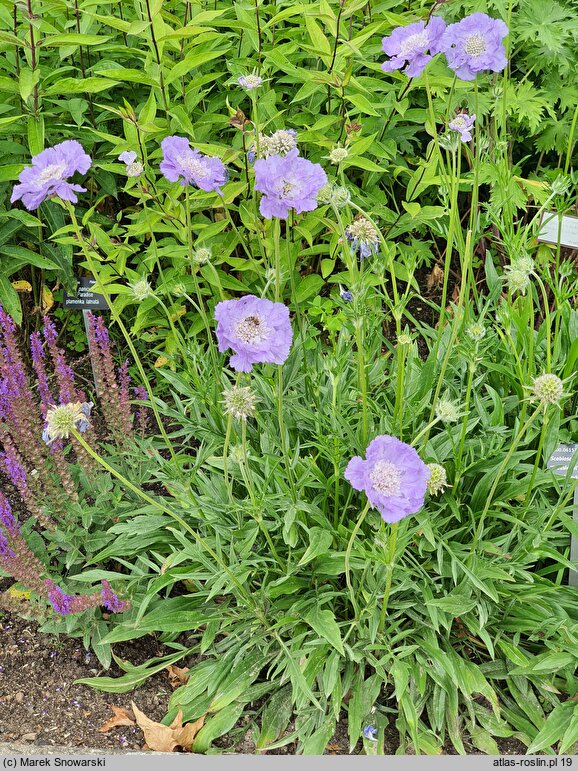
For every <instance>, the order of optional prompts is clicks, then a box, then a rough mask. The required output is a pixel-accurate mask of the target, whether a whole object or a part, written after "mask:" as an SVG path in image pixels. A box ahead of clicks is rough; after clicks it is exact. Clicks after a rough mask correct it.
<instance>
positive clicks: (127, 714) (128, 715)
mask: <svg viewBox="0 0 578 771" xmlns="http://www.w3.org/2000/svg"><path fill="white" fill-rule="evenodd" d="M109 707H110V708H111V709H112V711H113V712H114V715H113V717H111V718H110V720H107V721H106V723H103V725H101V726H100V728H99V729H98V730H99V732H100V733H101V734H105V733H106V732H107V731H110V729H111V728H115V727H116V726H117V725H135V721H134V715H133V714H132V712H131V711H130V710H129V709H125V708H124V707H115V706H114V705H113V704H109Z"/></svg>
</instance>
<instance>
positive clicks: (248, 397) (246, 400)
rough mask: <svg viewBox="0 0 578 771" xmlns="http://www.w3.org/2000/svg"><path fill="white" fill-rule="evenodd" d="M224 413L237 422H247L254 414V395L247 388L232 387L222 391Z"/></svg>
mask: <svg viewBox="0 0 578 771" xmlns="http://www.w3.org/2000/svg"><path fill="white" fill-rule="evenodd" d="M223 396H224V401H223V404H224V405H225V413H226V414H227V415H232V416H233V417H234V418H236V419H237V420H247V418H250V417H252V416H253V415H254V414H255V394H254V392H253V391H252V390H251V388H249V387H248V386H233V387H232V388H228V389H227V390H226V391H223Z"/></svg>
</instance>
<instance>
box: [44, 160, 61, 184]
mask: <svg viewBox="0 0 578 771" xmlns="http://www.w3.org/2000/svg"><path fill="white" fill-rule="evenodd" d="M65 171H66V164H65V163H51V164H50V166H47V167H46V168H45V169H42V171H41V172H40V174H39V175H38V182H39V184H41V185H45V184H46V183H47V182H52V180H53V179H62V175H63V174H64V172H65Z"/></svg>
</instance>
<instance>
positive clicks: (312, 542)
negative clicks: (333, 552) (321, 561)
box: [299, 527, 333, 566]
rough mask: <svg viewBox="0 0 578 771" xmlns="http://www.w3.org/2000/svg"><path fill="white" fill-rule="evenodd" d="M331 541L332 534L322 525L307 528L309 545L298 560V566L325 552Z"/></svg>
mask: <svg viewBox="0 0 578 771" xmlns="http://www.w3.org/2000/svg"><path fill="white" fill-rule="evenodd" d="M332 541H333V536H332V535H331V533H330V532H329V531H328V530H326V529H325V528H323V527H312V528H311V529H310V530H309V546H308V547H307V550H306V552H305V554H304V555H303V556H302V557H301V559H300V560H299V566H302V565H307V563H308V562H311V560H313V559H315V557H318V556H319V555H321V554H327V552H328V551H329V547H330V546H331V542H332Z"/></svg>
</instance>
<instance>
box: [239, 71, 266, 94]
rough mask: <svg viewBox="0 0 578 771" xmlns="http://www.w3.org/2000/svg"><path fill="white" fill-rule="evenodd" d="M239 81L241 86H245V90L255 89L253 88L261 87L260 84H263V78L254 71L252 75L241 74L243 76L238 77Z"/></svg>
mask: <svg viewBox="0 0 578 771" xmlns="http://www.w3.org/2000/svg"><path fill="white" fill-rule="evenodd" d="M237 83H238V84H239V85H240V86H241V88H244V89H245V91H253V89H255V88H259V86H260V85H262V83H263V78H261V77H260V76H259V75H256V74H255V73H254V72H253V73H252V74H250V75H241V77H239V78H237Z"/></svg>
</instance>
